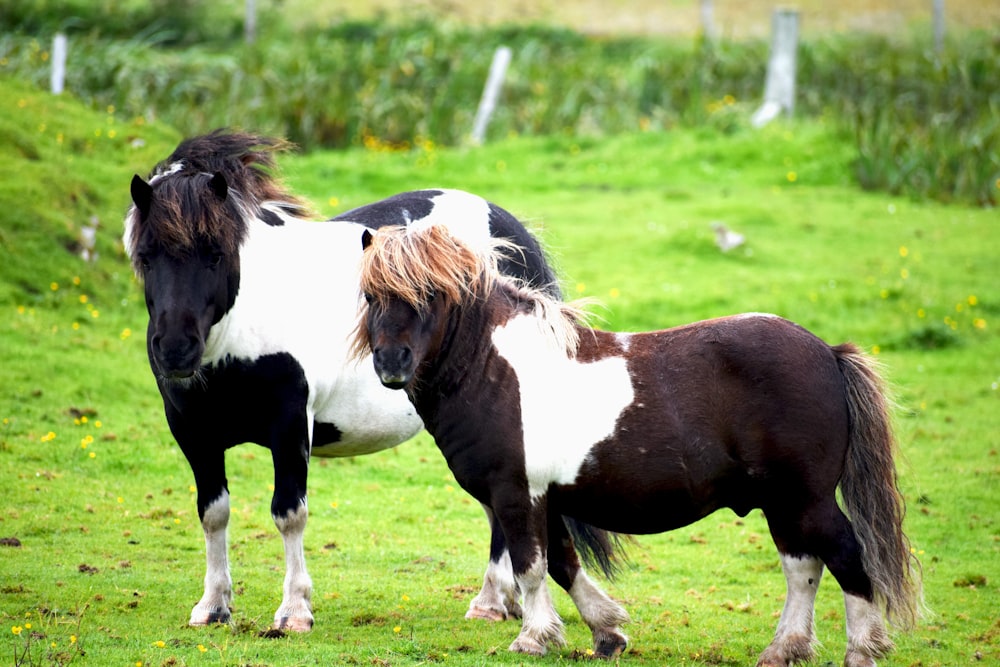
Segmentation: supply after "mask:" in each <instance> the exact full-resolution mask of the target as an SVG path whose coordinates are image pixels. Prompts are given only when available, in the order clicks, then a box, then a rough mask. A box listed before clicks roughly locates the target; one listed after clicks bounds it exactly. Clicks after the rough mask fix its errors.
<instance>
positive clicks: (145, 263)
mask: <svg viewBox="0 0 1000 667" xmlns="http://www.w3.org/2000/svg"><path fill="white" fill-rule="evenodd" d="M139 266H141V267H142V269H143V271H148V270H149V266H150V264H149V256H148V255H139Z"/></svg>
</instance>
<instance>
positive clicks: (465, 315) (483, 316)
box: [406, 290, 521, 434]
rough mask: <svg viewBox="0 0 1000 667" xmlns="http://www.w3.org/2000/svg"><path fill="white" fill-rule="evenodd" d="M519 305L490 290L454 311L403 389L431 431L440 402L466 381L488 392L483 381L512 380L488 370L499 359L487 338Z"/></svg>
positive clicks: (514, 313) (488, 382)
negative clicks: (433, 347)
mask: <svg viewBox="0 0 1000 667" xmlns="http://www.w3.org/2000/svg"><path fill="white" fill-rule="evenodd" d="M520 307H521V304H519V303H517V302H514V301H511V300H510V299H509V298H508V296H505V295H503V294H501V293H500V291H499V290H494V291H493V292H492V293H491V294H490V295H489V296H488V297H487V298H486V299H480V300H476V301H474V302H473V303H471V304H469V305H466V306H462V307H458V308H455V309H454V310H453V312H452V313H451V315H450V316H449V318H448V324H447V327H448V328H447V331H446V332H445V335H444V337H443V342H442V345H441V349H440V350H439V351H438V353H437V354H436V355H435V357H434V358H433V359H431V360H429V361H427V362H425V363H424V364H423V365H422V367H421V368H420V370H419V371H418V372H417V375H416V376H415V377H414V380H413V382H411V383H410V385H409V386H408V387H407V389H406V391H407V394H408V395H409V397H410V400H411V401H412V402H413V404H414V406H415V407H416V409H417V412H418V413H419V414H420V416H421V418H422V419H423V420H424V422H425V424H426V425H427V430H428V431H430V432H431V434H434V428H433V425H434V424H435V423H436V422H437V420H438V418H439V415H438V413H439V411H440V409H441V405H442V404H444V403H446V402H447V401H448V399H450V398H452V397H454V396H456V395H459V394H461V393H462V392H463V391H464V390H465V389H466V387H467V386H468V385H469V383H474V384H475V386H476V388H477V389H476V390H477V391H483V390H488V389H487V388H486V387H485V386H484V385H487V384H489V385H499V384H501V383H503V382H510V381H512V380H513V378H511V377H510V374H509V373H491V372H490V369H491V367H492V365H494V364H497V363H503V361H502V360H501V359H500V358H499V357H498V356H497V354H496V350H495V349H494V347H493V344H492V342H491V339H492V333H493V331H494V330H495V329H496V328H497V327H498V326H501V325H502V324H504V323H506V322H507V321H508V320H509V319H510V318H512V317H516V316H517V315H518V313H519V309H520ZM498 388H499V387H498Z"/></svg>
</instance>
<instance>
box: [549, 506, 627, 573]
mask: <svg viewBox="0 0 1000 667" xmlns="http://www.w3.org/2000/svg"><path fill="white" fill-rule="evenodd" d="M563 522H565V524H566V528H567V530H569V534H570V536H571V537H572V538H573V544H574V546H576V552H577V554H579V556H580V560H582V561H583V564H584V566H586V567H587V568H589V569H591V570H600V571H601V573H602V574H603V575H604V576H605V577H606V578H607V579H609V580H613V579H614V578H615V576H616V575H617V574H618V573H619V572H621V570H622V568H624V567H625V565H627V564H628V558H627V557H626V554H625V542H628V541H630V537H629V536H628V535H622V534H620V533H610V532H608V531H606V530H601V529H600V528H595V527H594V526H591V525H590V524H587V523H583V522H582V521H577V520H576V519H573V518H571V517H568V516H564V517H563Z"/></svg>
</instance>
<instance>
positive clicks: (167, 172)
mask: <svg viewBox="0 0 1000 667" xmlns="http://www.w3.org/2000/svg"><path fill="white" fill-rule="evenodd" d="M183 169H184V160H178V161H177V162H171V163H170V164H169V165H167V167H166V168H165V169H163V170H162V171H157V172H156V173H155V174H153V176H152V177H151V178H150V179H149V184H150V185H152V184H153V183H156V182H157V181H158V180H160V179H161V178H167V177H168V176H173V175H174V174H176V173H178V172H180V171H181V170H183Z"/></svg>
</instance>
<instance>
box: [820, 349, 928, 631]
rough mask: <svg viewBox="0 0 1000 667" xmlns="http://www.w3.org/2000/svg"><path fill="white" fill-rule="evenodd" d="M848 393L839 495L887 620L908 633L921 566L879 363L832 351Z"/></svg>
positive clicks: (917, 602) (853, 352)
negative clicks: (906, 522) (908, 530)
mask: <svg viewBox="0 0 1000 667" xmlns="http://www.w3.org/2000/svg"><path fill="white" fill-rule="evenodd" d="M833 351H834V354H836V356H837V363H838V365H839V366H840V372H841V374H842V375H843V377H844V383H845V385H846V389H847V409H848V414H849V416H850V440H849V443H848V448H847V459H846V461H845V465H844V473H843V476H842V477H841V480H840V492H841V496H842V498H843V502H844V509H845V510H846V511H847V515H848V516H849V517H850V520H851V524H852V526H853V528H854V533H855V535H856V536H857V538H858V542H860V544H861V562H862V565H863V567H864V569H865V573H866V574H867V575H868V577H869V579H871V582H872V589H873V592H874V594H875V600H876V602H878V603H880V604H881V605H882V606H883V607H884V609H885V613H886V616H887V617H888V619H889V621H890V622H891V623H892V624H893V625H895V626H897V627H900V628H904V629H905V628H911V627H912V626H913V625H914V624H915V623H916V621H917V618H918V617H919V616H920V612H921V609H922V606H923V603H922V594H921V585H920V563H919V562H918V561H917V558H916V556H914V555H913V550H912V549H911V548H910V541H909V539H907V537H906V535H905V534H904V533H903V516H904V514H905V507H904V503H903V497H902V495H901V494H900V492H899V486H898V483H897V478H896V466H895V464H894V462H893V454H894V451H895V449H896V442H895V438H894V436H893V433H892V425H891V423H890V402H889V399H888V398H887V394H886V388H885V384H884V382H883V380H882V378H881V376H880V374H879V372H878V366H877V364H876V363H875V362H874V361H873V360H872V359H870V358H869V357H867V356H866V355H865V354H864V353H863V352H861V351H860V350H859V349H858V348H857V347H856V346H854V345H852V344H849V343H848V344H844V345H839V346H837V347H835V348H833Z"/></svg>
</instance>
